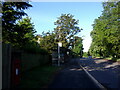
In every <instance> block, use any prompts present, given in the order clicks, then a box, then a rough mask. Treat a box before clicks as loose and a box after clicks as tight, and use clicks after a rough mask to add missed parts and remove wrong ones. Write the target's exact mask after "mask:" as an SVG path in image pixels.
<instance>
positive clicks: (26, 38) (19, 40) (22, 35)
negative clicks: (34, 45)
mask: <svg viewBox="0 0 120 90" xmlns="http://www.w3.org/2000/svg"><path fill="white" fill-rule="evenodd" d="M14 30H15V31H16V32H14V34H13V36H12V38H14V39H12V40H11V41H12V43H13V44H14V46H18V47H24V45H25V44H27V43H29V42H34V41H36V38H35V35H34V34H35V32H36V31H35V29H34V25H33V23H32V22H31V18H29V17H26V18H23V19H21V20H19V21H18V23H17V24H16V28H14ZM23 43H24V45H23Z"/></svg>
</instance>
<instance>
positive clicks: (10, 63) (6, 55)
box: [2, 44, 49, 89]
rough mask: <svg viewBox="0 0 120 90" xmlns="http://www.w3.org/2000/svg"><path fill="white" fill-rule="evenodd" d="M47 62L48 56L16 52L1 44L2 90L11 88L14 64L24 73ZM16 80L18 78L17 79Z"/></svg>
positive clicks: (7, 45)
mask: <svg viewBox="0 0 120 90" xmlns="http://www.w3.org/2000/svg"><path fill="white" fill-rule="evenodd" d="M16 60H19V61H20V62H15V61H16ZM48 62H49V55H41V54H34V53H27V52H24V51H21V50H16V49H13V48H12V47H11V45H9V44H2V89H8V88H11V87H12V86H13V85H14V84H12V83H13V80H14V78H15V75H16V74H13V73H16V72H15V71H14V70H16V69H14V68H15V67H18V65H16V63H18V64H19V63H20V65H19V66H20V72H23V73H24V72H25V71H27V70H30V69H32V68H34V67H37V66H42V65H45V64H47V63H48ZM17 78H18V77H17Z"/></svg>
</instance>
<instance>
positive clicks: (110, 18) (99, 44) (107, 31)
mask: <svg viewBox="0 0 120 90" xmlns="http://www.w3.org/2000/svg"><path fill="white" fill-rule="evenodd" d="M119 4H120V2H119V1H115V2H104V3H103V9H104V10H103V13H102V15H101V16H100V17H99V18H98V19H95V21H94V24H93V31H92V32H91V36H92V39H93V40H92V41H93V42H92V44H91V48H90V52H91V53H98V54H99V55H100V56H104V57H106V56H112V57H113V58H114V57H117V58H119V57H120V30H119V27H120V17H119V15H120V11H118V9H120V7H119Z"/></svg>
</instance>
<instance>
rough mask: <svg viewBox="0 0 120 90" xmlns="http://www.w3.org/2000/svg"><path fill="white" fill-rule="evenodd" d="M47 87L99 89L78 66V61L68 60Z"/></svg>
mask: <svg viewBox="0 0 120 90" xmlns="http://www.w3.org/2000/svg"><path fill="white" fill-rule="evenodd" d="M48 88H80V89H82V88H84V89H85V88H87V89H91V88H94V89H96V88H97V90H98V89H99V88H98V87H97V86H96V84H95V83H94V82H93V81H92V80H91V79H90V78H89V77H88V75H87V74H86V73H85V72H84V71H83V70H82V69H81V68H80V66H79V65H78V61H77V60H75V59H72V60H70V62H69V63H68V64H67V65H66V67H65V68H64V69H63V70H61V71H60V72H59V73H58V74H57V75H56V76H55V78H54V80H53V82H52V83H51V84H50V85H49V87H48Z"/></svg>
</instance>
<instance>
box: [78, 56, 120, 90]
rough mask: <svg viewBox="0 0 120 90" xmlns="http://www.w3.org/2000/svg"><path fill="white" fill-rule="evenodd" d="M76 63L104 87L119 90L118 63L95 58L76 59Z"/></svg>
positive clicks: (119, 73)
mask: <svg viewBox="0 0 120 90" xmlns="http://www.w3.org/2000/svg"><path fill="white" fill-rule="evenodd" d="M77 61H78V62H79V64H80V65H81V66H82V67H83V68H84V69H85V70H86V71H88V73H90V74H91V75H92V76H93V77H94V78H95V79H96V80H97V81H98V82H99V83H101V84H102V85H103V86H104V87H106V88H107V89H115V90H120V63H118V62H112V61H109V60H105V59H97V58H93V59H88V58H78V59H77Z"/></svg>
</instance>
